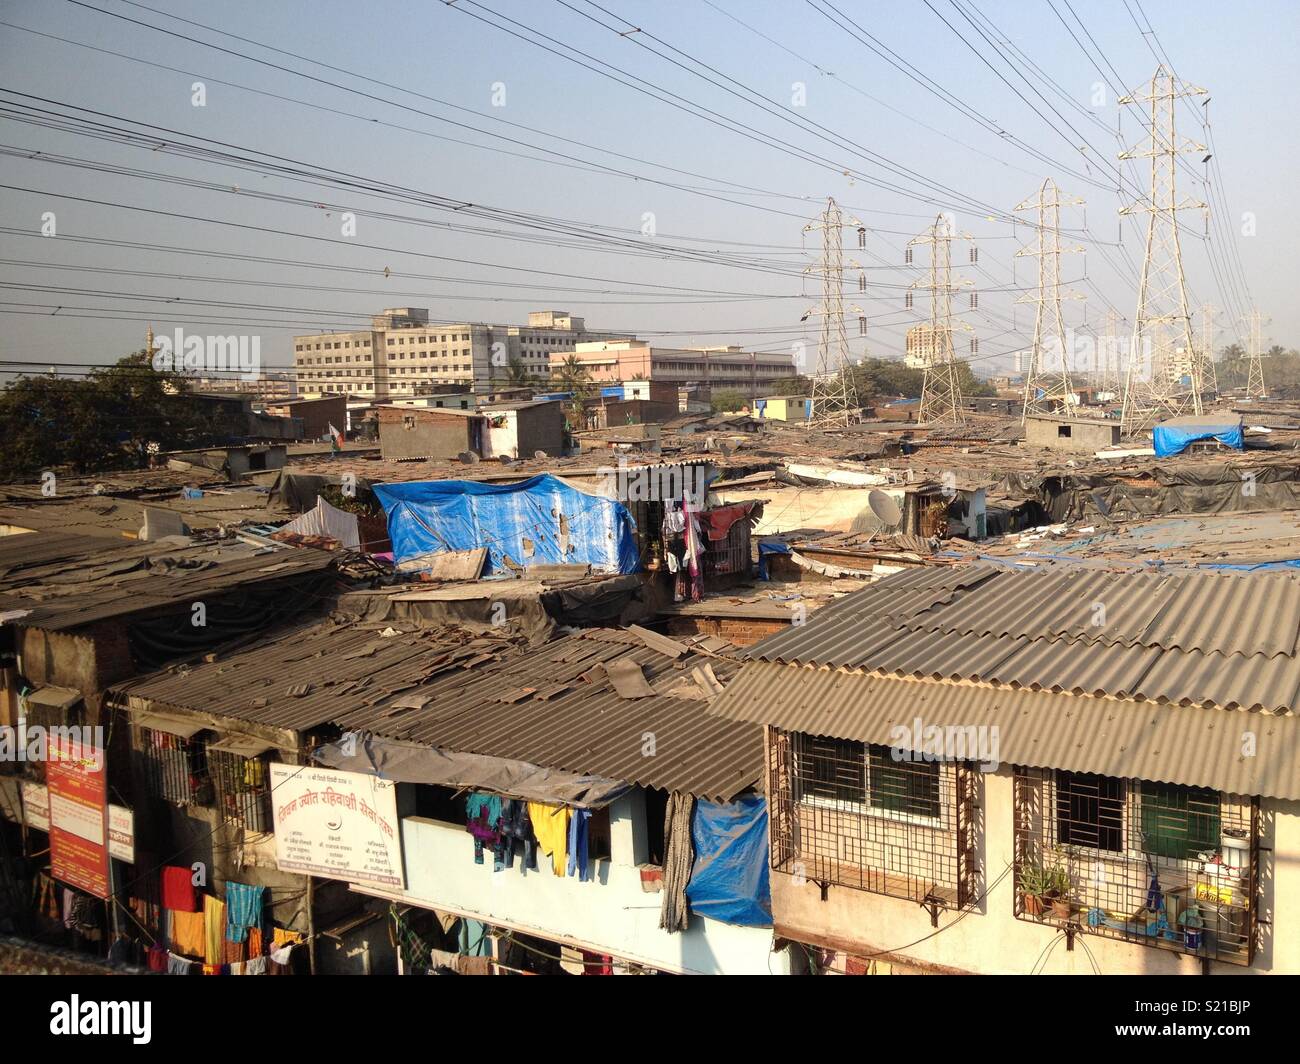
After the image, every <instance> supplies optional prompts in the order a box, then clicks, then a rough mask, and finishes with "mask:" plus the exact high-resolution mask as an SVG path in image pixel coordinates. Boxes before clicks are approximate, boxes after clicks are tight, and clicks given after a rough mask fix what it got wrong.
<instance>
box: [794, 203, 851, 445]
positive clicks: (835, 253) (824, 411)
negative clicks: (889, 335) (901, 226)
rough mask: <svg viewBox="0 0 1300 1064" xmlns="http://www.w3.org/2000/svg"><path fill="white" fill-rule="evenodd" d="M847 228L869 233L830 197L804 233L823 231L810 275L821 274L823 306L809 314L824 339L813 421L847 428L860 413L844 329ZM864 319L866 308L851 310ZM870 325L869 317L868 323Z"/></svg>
mask: <svg viewBox="0 0 1300 1064" xmlns="http://www.w3.org/2000/svg"><path fill="white" fill-rule="evenodd" d="M846 225H849V226H852V227H854V228H856V229H857V230H858V232H859V233H863V232H865V230H864V229H863V227H862V223H860V222H859V221H857V220H856V219H852V218H851V219H849V221H848V222H845V221H844V216H843V213H842V212H841V211H840V208H839V206H838V205H837V204H836V202H835V200H834V199H831V198H827V200H826V209H825V210H824V211H822V213H821V215H820V216H819V217H818V220H817V221H815V222H810V223H809V224H808V225H806V226H804V232H805V233H811V232H816V231H820V232H821V234H822V257H821V262H820V263H819V264H818V265H817V266H810V267H809V268H808V269H807V270H805V271H804V272H805V273H820V274H821V279H822V301H821V303H820V304H819V305H818V306H816V307H814V308H813V309H812V310H811V311H809V314H818V315H820V316H821V320H822V321H821V339H820V341H819V342H818V345H817V372H816V373H814V374H813V375H812V379H813V389H812V392H813V394H812V412H811V415H810V420H811V421H812V422H814V423H820V424H840V425H847V424H848V423H849V422H850V421H852V420H854V419H855V418H856V417H857V414H858V411H859V409H860V406H859V403H858V398H857V388H856V387H855V385H854V381H853V373H852V366H853V359H852V357H851V356H850V355H849V338H848V333H847V332H846V330H845V328H844V243H843V240H844V238H843V231H844V227H845V226H846ZM851 309H853V310H855V311H857V313H858V314H861V313H862V311H861V308H858V307H854V308H851ZM863 320H864V321H865V318H864V319H863Z"/></svg>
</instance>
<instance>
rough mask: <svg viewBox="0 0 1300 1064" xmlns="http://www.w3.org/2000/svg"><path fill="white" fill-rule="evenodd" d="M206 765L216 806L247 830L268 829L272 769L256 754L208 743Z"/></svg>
mask: <svg viewBox="0 0 1300 1064" xmlns="http://www.w3.org/2000/svg"><path fill="white" fill-rule="evenodd" d="M208 765H209V767H210V769H211V772H212V778H213V781H214V782H215V783H216V792H217V808H218V809H219V810H220V812H221V815H222V816H223V817H225V818H226V819H227V820H232V821H235V822H237V823H239V824H242V825H243V826H244V828H245V829H246V830H248V831H271V830H272V822H271V771H270V765H269V759H268V758H267V757H266V756H265V755H261V754H259V755H258V756H256V757H242V756H240V755H239V754H237V753H234V752H232V751H230V750H220V749H216V748H214V746H213V745H211V744H210V745H209V746H208Z"/></svg>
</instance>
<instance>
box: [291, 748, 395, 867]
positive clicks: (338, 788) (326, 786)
mask: <svg viewBox="0 0 1300 1064" xmlns="http://www.w3.org/2000/svg"><path fill="white" fill-rule="evenodd" d="M271 798H272V803H271V804H272V809H273V812H274V817H275V853H276V861H277V863H278V864H279V866H280V868H281V869H282V870H284V871H286V872H305V873H307V874H309V875H318V876H329V877H330V878H333V879H346V880H349V881H351V882H357V883H375V884H378V885H380V886H385V887H398V888H401V889H405V887H406V877H405V876H404V874H403V871H402V836H401V825H400V824H399V822H398V819H397V787H396V785H395V784H394V783H393V782H392V781H391V780H383V779H380V778H379V777H378V776H369V775H366V774H365V773H361V772H342V771H340V770H338V769H332V768H321V767H318V766H311V765H282V764H279V763H273V764H272V765H271Z"/></svg>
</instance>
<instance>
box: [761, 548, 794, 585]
mask: <svg viewBox="0 0 1300 1064" xmlns="http://www.w3.org/2000/svg"><path fill="white" fill-rule="evenodd" d="M789 553H790V547H789V546H788V545H787V544H785V543H782V542H781V541H780V540H777V539H760V540H759V541H758V578H759V579H760V580H771V579H772V576H771V574H770V573H769V572H768V571H767V557H768V555H769V554H789Z"/></svg>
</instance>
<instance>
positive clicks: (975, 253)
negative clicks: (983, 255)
mask: <svg viewBox="0 0 1300 1064" xmlns="http://www.w3.org/2000/svg"><path fill="white" fill-rule="evenodd" d="M970 260H971V262H979V260H980V249H979V248H971V249H970Z"/></svg>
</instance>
